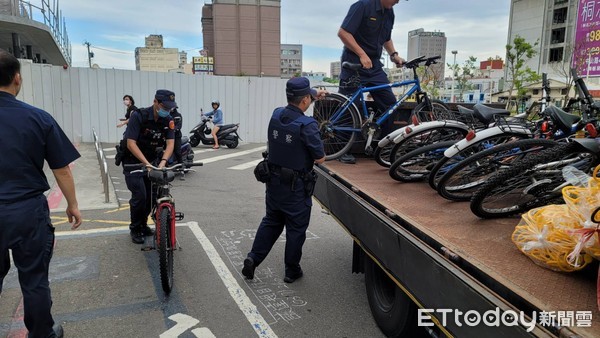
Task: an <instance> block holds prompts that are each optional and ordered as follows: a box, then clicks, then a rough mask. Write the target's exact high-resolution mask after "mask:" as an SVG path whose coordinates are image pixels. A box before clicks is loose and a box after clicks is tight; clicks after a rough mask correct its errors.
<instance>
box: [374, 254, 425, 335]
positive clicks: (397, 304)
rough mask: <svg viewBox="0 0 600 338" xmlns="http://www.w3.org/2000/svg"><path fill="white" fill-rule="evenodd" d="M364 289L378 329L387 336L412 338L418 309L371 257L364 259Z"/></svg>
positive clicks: (415, 327)
mask: <svg viewBox="0 0 600 338" xmlns="http://www.w3.org/2000/svg"><path fill="white" fill-rule="evenodd" d="M365 286H366V288H367V298H368V300H369V307H370V308H371V313H372V314H373V318H374V319H375V322H376V323H377V326H379V328H380V329H381V331H382V332H383V334H385V335H386V336H387V337H413V336H415V334H416V331H417V328H418V327H417V306H416V305H415V303H413V301H412V300H411V299H410V298H409V297H408V296H407V295H406V294H405V293H404V291H402V289H400V288H399V287H398V285H396V283H394V281H392V280H391V279H390V278H389V277H388V275H387V274H386V273H385V272H383V270H381V268H380V267H379V265H377V263H375V262H374V261H373V260H372V259H371V258H369V257H366V260H365Z"/></svg>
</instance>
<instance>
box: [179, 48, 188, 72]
mask: <svg viewBox="0 0 600 338" xmlns="http://www.w3.org/2000/svg"><path fill="white" fill-rule="evenodd" d="M187 63H188V62H187V52H184V51H181V52H179V68H182V69H183V66H185V65H186V64H187Z"/></svg>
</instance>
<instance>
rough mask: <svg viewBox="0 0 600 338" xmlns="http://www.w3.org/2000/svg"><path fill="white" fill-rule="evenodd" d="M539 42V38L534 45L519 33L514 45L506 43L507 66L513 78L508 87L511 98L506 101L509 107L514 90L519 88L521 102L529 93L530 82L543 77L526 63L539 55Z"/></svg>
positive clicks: (518, 96) (518, 99) (518, 94)
mask: <svg viewBox="0 0 600 338" xmlns="http://www.w3.org/2000/svg"><path fill="white" fill-rule="evenodd" d="M538 44H539V40H537V41H536V42H535V43H534V44H533V45H532V44H530V43H529V42H527V41H525V39H524V38H522V37H521V36H519V35H517V36H515V38H514V40H513V44H512V45H510V44H508V45H506V68H507V70H508V74H509V76H510V80H511V81H510V84H509V89H508V95H509V100H508V102H507V103H506V108H507V109H508V108H509V107H510V103H511V100H510V99H511V98H512V95H513V90H515V89H516V90H517V102H520V101H521V99H522V98H523V97H524V96H525V94H526V93H527V90H526V89H525V86H526V85H527V84H528V83H532V82H536V81H539V80H540V78H541V77H540V75H539V74H537V73H536V72H534V71H533V70H531V68H529V66H526V65H525V63H526V62H527V61H529V60H530V59H531V58H533V57H534V56H536V55H537V53H538V51H537V50H536V49H535V47H536V46H537V45H538Z"/></svg>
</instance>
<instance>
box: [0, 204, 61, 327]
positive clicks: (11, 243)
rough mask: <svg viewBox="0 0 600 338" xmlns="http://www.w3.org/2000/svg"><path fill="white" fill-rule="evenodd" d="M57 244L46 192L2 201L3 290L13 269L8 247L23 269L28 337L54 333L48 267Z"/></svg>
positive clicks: (0, 266) (0, 248)
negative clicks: (23, 198)
mask: <svg viewBox="0 0 600 338" xmlns="http://www.w3.org/2000/svg"><path fill="white" fill-rule="evenodd" d="M53 247H54V227H52V224H51V223H50V212H49V209H48V202H47V200H46V197H45V196H44V195H42V194H40V195H39V196H36V197H32V198H29V199H26V200H22V201H17V202H14V203H9V204H1V203H0V293H2V284H3V281H4V278H5V277H6V275H7V274H8V270H9V269H10V258H9V255H8V250H9V249H11V250H12V256H13V260H14V263H15V266H16V267H17V271H18V273H19V283H20V285H21V291H22V293H23V307H24V312H25V318H24V322H25V327H27V330H28V331H29V336H28V337H44V338H45V337H54V336H55V334H54V331H53V330H52V326H53V325H54V320H53V318H52V315H51V313H50V309H51V307H52V298H51V295H50V283H49V282H48V269H49V266H50V259H51V258H52V249H53Z"/></svg>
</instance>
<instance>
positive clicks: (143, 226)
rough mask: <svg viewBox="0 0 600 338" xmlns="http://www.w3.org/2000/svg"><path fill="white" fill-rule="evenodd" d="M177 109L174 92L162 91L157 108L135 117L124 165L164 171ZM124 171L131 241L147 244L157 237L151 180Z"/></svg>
mask: <svg viewBox="0 0 600 338" xmlns="http://www.w3.org/2000/svg"><path fill="white" fill-rule="evenodd" d="M175 107H177V103H175V94H174V93H173V92H172V91H169V90H165V89H160V90H157V91H156V95H155V96H154V104H153V105H152V106H151V107H149V108H142V109H140V110H138V111H136V112H134V113H132V114H131V117H130V118H129V123H128V124H127V129H126V130H125V136H124V140H125V141H126V144H127V149H128V151H127V152H126V154H125V156H124V158H123V164H133V163H143V164H145V165H148V164H154V165H155V166H158V167H160V168H162V167H164V166H165V165H166V164H167V162H168V160H169V158H170V157H171V154H173V145H174V133H173V130H174V129H175V124H174V122H173V119H172V118H171V115H170V111H171V110H172V109H173V108H175ZM159 147H160V148H163V149H164V152H163V153H162V157H161V158H157V157H158V155H161V154H158V153H157V148H159ZM130 171H132V170H130V169H127V168H124V169H123V174H124V175H125V183H127V188H128V189H129V191H131V199H130V200H129V209H130V215H131V224H129V230H130V235H131V241H132V242H133V243H136V244H142V243H144V236H150V235H152V234H154V231H153V230H152V229H151V228H150V227H148V224H147V221H148V216H149V215H150V212H151V211H152V210H151V208H152V200H151V197H152V196H151V194H152V190H151V184H150V179H149V178H148V176H147V175H144V174H143V173H133V174H132V173H131V172H130Z"/></svg>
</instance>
